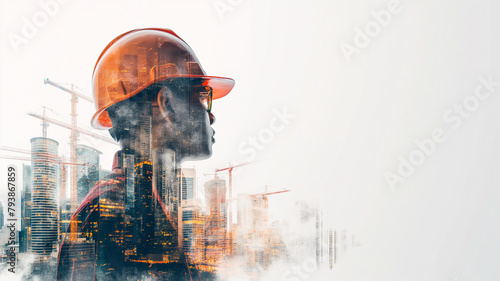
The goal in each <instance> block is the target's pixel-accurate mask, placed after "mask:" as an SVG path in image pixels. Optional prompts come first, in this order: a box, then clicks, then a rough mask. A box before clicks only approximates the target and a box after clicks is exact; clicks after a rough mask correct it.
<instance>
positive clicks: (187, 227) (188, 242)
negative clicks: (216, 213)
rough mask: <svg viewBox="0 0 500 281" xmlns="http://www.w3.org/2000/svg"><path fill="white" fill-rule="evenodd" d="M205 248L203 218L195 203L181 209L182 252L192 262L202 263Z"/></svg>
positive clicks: (199, 207) (198, 206) (198, 205)
mask: <svg viewBox="0 0 500 281" xmlns="http://www.w3.org/2000/svg"><path fill="white" fill-rule="evenodd" d="M204 248H205V239H204V217H203V215H202V213H201V206H200V204H199V203H197V202H194V201H193V202H192V203H191V204H188V205H185V206H183V207H182V250H183V253H184V254H186V255H187V256H188V257H189V258H190V259H191V261H192V262H194V263H202V262H203V258H204V256H203V252H204Z"/></svg>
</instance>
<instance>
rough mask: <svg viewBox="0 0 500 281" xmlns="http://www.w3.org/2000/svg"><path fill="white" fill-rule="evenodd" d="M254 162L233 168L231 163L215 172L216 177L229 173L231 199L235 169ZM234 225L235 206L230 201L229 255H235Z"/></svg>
mask: <svg viewBox="0 0 500 281" xmlns="http://www.w3.org/2000/svg"><path fill="white" fill-rule="evenodd" d="M251 163H252V162H246V163H242V164H238V165H234V166H231V163H229V167H226V168H221V169H216V170H215V176H216V177H217V173H220V172H223V171H228V172H229V198H233V169H234V168H238V167H242V166H246V165H248V164H251ZM232 225H233V204H232V200H229V223H228V232H229V255H231V256H232V255H233V231H232V230H231V229H232Z"/></svg>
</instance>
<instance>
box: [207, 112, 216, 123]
mask: <svg viewBox="0 0 500 281" xmlns="http://www.w3.org/2000/svg"><path fill="white" fill-rule="evenodd" d="M208 118H210V125H212V124H213V123H215V116H214V114H213V113H212V112H209V113H208Z"/></svg>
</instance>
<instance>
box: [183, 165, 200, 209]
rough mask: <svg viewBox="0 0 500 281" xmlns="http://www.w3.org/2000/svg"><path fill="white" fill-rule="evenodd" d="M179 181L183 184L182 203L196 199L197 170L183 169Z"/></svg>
mask: <svg viewBox="0 0 500 281" xmlns="http://www.w3.org/2000/svg"><path fill="white" fill-rule="evenodd" d="M179 180H180V183H181V193H182V194H181V195H182V201H183V202H185V201H186V200H192V199H194V198H196V170H195V169H191V168H183V169H181V171H180V175H179Z"/></svg>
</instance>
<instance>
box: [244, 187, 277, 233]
mask: <svg viewBox="0 0 500 281" xmlns="http://www.w3.org/2000/svg"><path fill="white" fill-rule="evenodd" d="M237 218H238V231H239V232H240V233H242V234H243V235H246V234H249V233H253V234H254V235H261V234H262V233H265V232H267V230H268V228H269V226H268V206H267V198H266V197H265V196H250V195H248V194H238V213H237Z"/></svg>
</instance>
